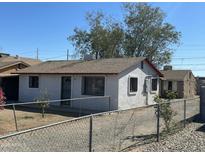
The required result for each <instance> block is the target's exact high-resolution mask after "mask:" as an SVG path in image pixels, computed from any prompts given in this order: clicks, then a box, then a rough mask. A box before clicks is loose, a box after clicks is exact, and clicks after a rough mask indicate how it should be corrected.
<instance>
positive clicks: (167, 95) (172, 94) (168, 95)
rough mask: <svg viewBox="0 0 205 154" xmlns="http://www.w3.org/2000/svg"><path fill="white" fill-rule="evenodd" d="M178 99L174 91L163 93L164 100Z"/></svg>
mask: <svg viewBox="0 0 205 154" xmlns="http://www.w3.org/2000/svg"><path fill="white" fill-rule="evenodd" d="M177 97H178V94H177V92H175V91H169V90H167V91H165V99H168V100H171V99H176V98H177Z"/></svg>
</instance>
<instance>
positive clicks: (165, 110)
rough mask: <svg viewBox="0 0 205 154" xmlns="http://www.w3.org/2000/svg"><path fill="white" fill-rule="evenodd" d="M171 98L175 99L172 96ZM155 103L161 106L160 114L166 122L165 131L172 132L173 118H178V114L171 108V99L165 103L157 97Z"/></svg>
mask: <svg viewBox="0 0 205 154" xmlns="http://www.w3.org/2000/svg"><path fill="white" fill-rule="evenodd" d="M170 98H174V97H172V95H170ZM154 101H155V102H156V103H158V104H159V108H160V113H159V114H160V116H161V117H162V118H163V120H164V123H165V129H166V130H165V131H167V132H170V131H171V127H172V124H174V122H173V117H174V116H176V114H177V113H176V112H174V111H173V109H172V108H171V106H170V99H169V100H168V102H164V101H163V100H162V99H161V98H160V97H159V96H156V97H155V98H154Z"/></svg>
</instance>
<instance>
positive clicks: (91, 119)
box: [89, 115, 93, 152]
mask: <svg viewBox="0 0 205 154" xmlns="http://www.w3.org/2000/svg"><path fill="white" fill-rule="evenodd" d="M92 139H93V116H92V115H91V116H90V129H89V152H92Z"/></svg>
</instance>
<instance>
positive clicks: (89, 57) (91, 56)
mask: <svg viewBox="0 0 205 154" xmlns="http://www.w3.org/2000/svg"><path fill="white" fill-rule="evenodd" d="M94 59H95V58H94V56H93V55H90V54H86V55H84V60H87V61H89V60H94Z"/></svg>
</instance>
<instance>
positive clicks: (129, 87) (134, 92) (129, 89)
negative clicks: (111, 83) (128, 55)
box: [128, 76, 139, 94]
mask: <svg viewBox="0 0 205 154" xmlns="http://www.w3.org/2000/svg"><path fill="white" fill-rule="evenodd" d="M132 78H135V79H137V90H136V91H131V79H132ZM128 80H129V82H128V84H129V85H128V91H129V94H136V93H137V92H138V90H139V88H138V87H139V78H138V77H136V76H130V77H129V78H128Z"/></svg>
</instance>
